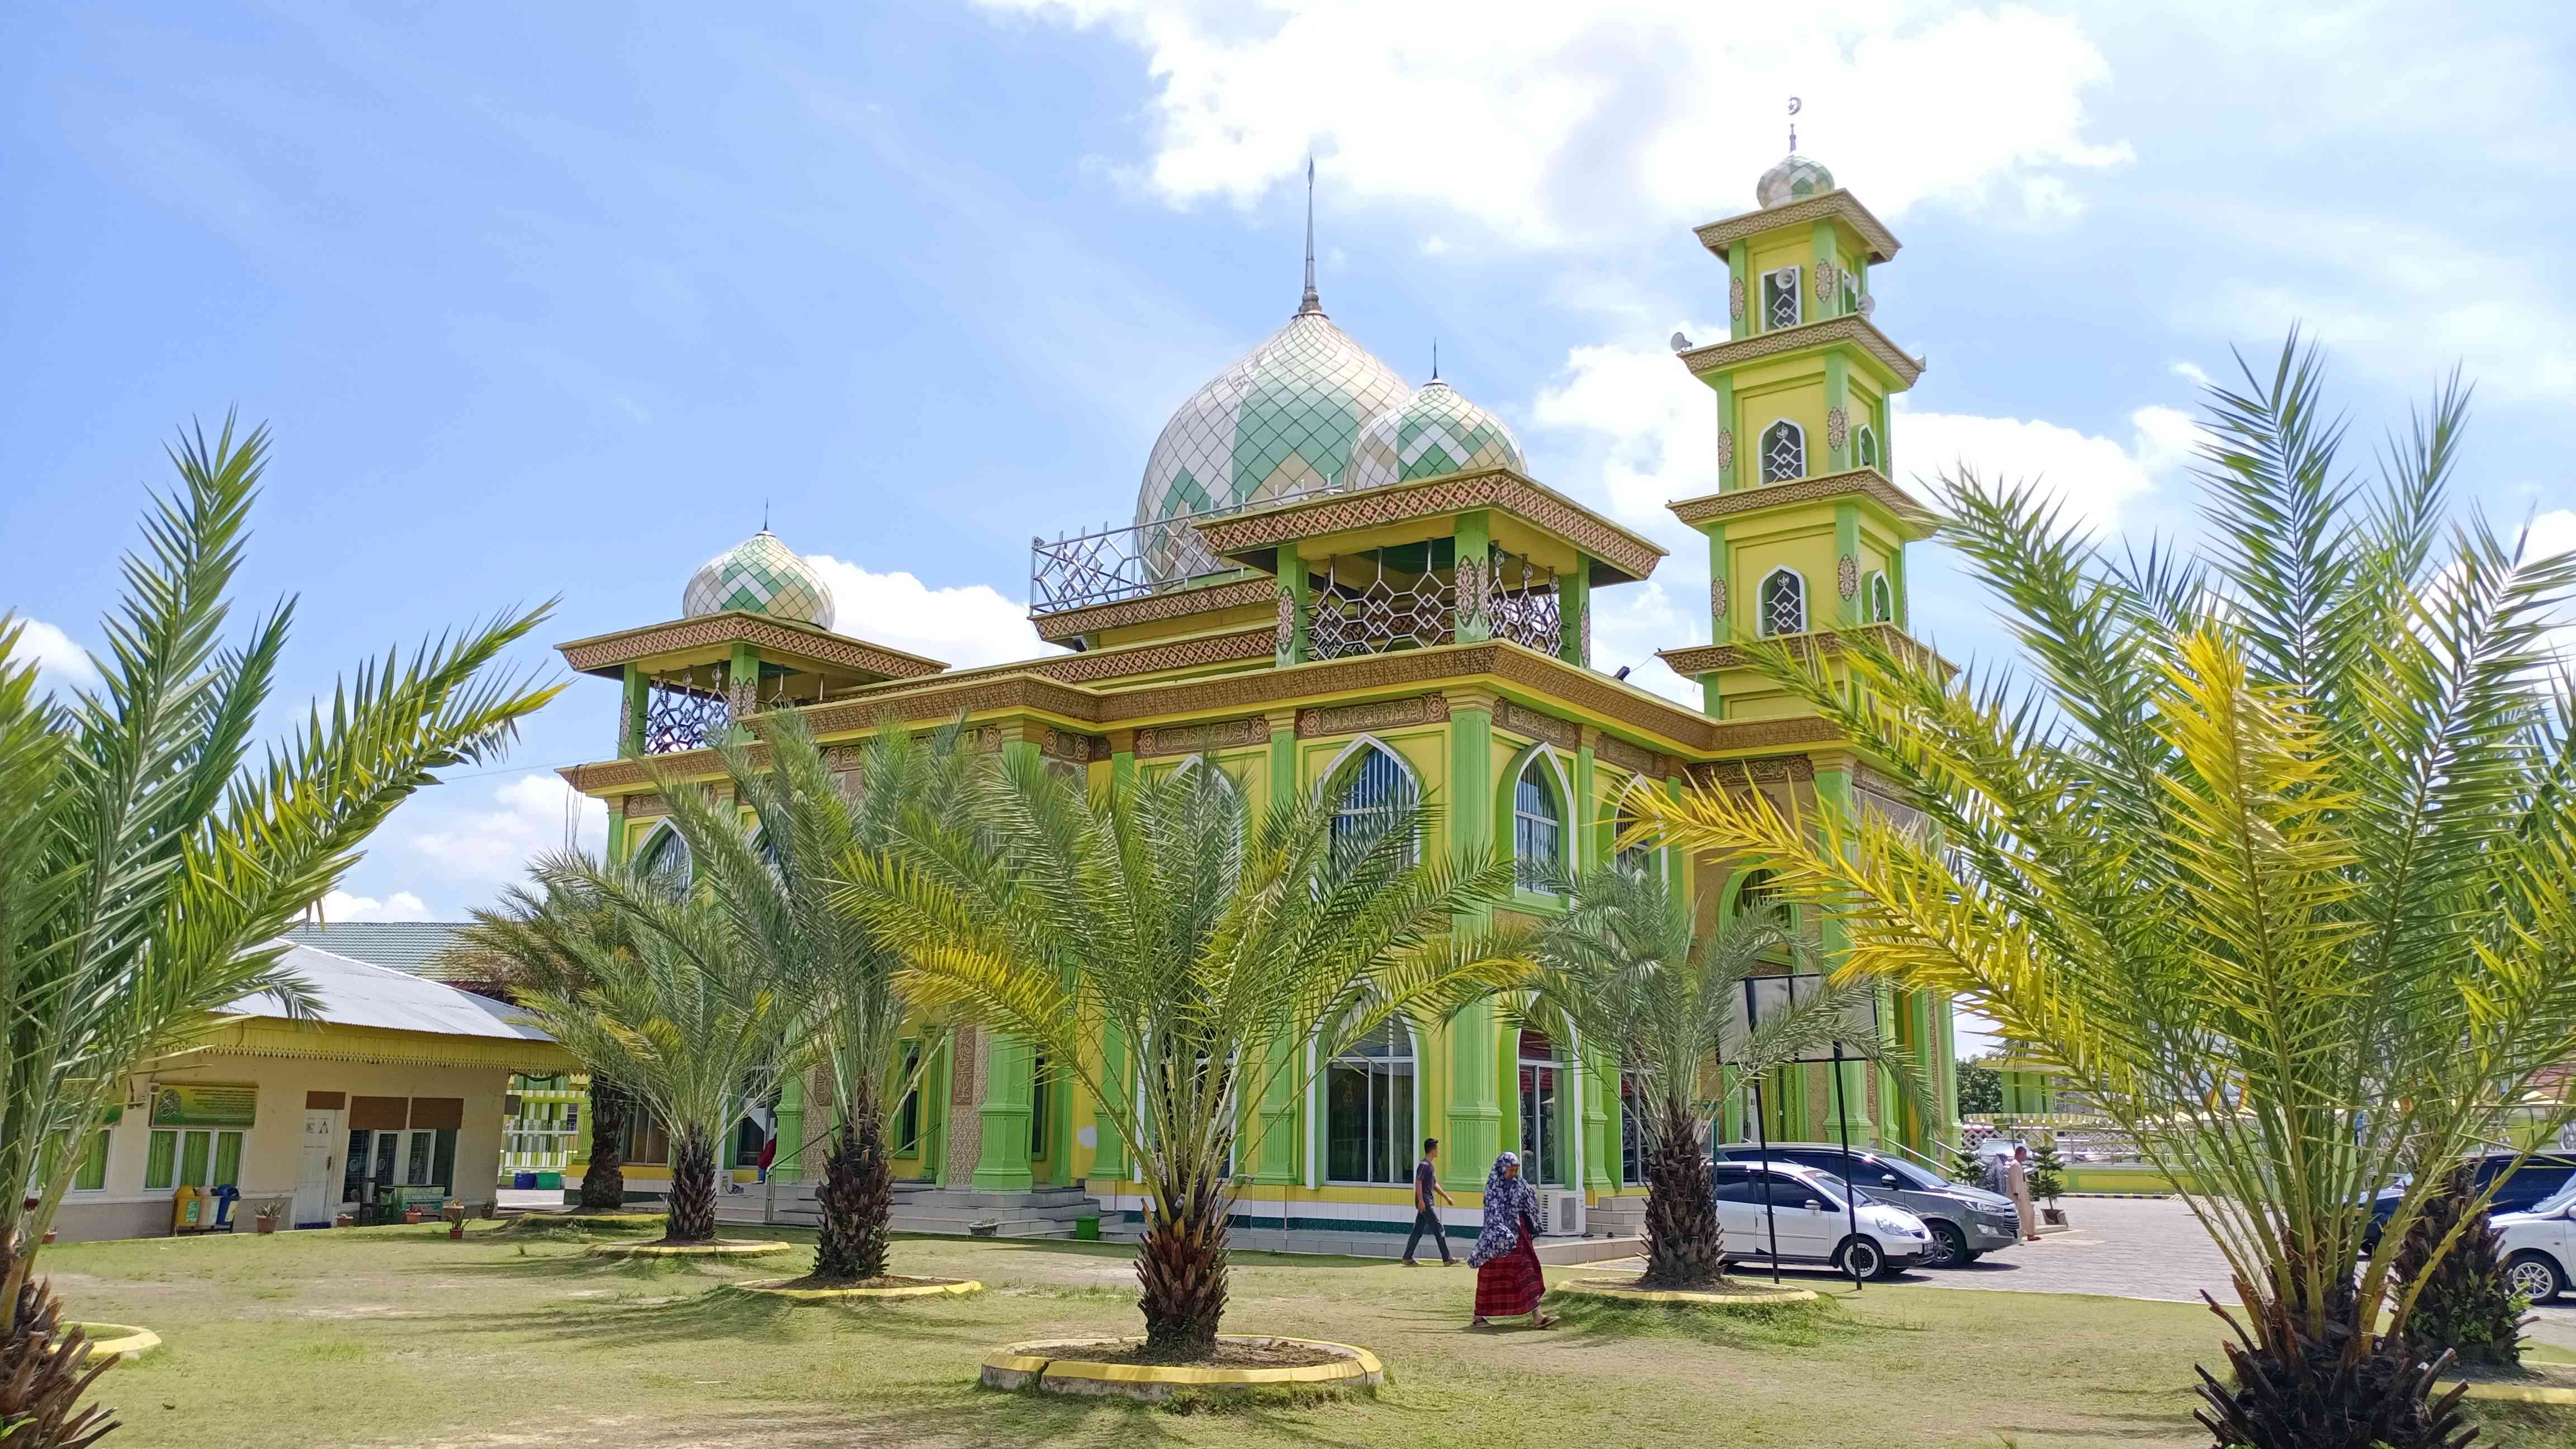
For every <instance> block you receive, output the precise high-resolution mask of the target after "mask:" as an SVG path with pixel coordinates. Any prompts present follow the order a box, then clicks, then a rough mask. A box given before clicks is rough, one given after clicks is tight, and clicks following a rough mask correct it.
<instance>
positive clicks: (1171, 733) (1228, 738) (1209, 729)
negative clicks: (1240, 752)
mask: <svg viewBox="0 0 2576 1449" xmlns="http://www.w3.org/2000/svg"><path fill="white" fill-rule="evenodd" d="M1269 739H1270V721H1269V719H1268V718H1266V717H1265V716H1262V715H1257V714H1256V715H1251V716H1248V717H1246V718H1243V719H1215V720H1204V721H1202V722H1200V723H1198V724H1185V725H1160V726H1156V727H1153V728H1150V729H1141V730H1138V731H1136V758H1138V759H1140V760H1151V759H1158V758H1161V757H1163V756H1166V755H1203V754H1206V753H1208V752H1209V751H1211V750H1234V749H1241V748H1243V747H1244V746H1246V745H1258V744H1266V743H1268V742H1269Z"/></svg>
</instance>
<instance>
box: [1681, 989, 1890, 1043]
mask: <svg viewBox="0 0 2576 1449" xmlns="http://www.w3.org/2000/svg"><path fill="white" fill-rule="evenodd" d="M1824 984H1825V978H1824V977H1823V976H1821V975H1818V974H1815V973H1808V972H1802V973H1800V974H1797V975H1794V976H1749V977H1746V978H1745V981H1744V991H1743V998H1742V1001H1741V1002H1740V1004H1739V1008H1738V1010H1737V1012H1736V1016H1735V1020H1734V1021H1733V1022H1732V1023H1730V1024H1729V1026H1728V1035H1727V1038H1726V1039H1725V1040H1724V1041H1723V1042H1721V1043H1720V1044H1719V1046H1720V1050H1719V1054H1718V1059H1719V1060H1720V1061H1725V1060H1729V1059H1730V1058H1732V1057H1733V1056H1734V1054H1735V1052H1736V1050H1737V1049H1738V1047H1739V1046H1740V1045H1741V1044H1742V1043H1743V1042H1744V1040H1745V1039H1746V1037H1748V1036H1749V1035H1750V1034H1751V1033H1752V1032H1753V1030H1754V1029H1755V1028H1756V1027H1759V1026H1760V1025H1762V1024H1763V1023H1764V1022H1766V1021H1769V1020H1770V1019H1771V1018H1772V1017H1773V1016H1774V1015H1776V1014H1778V1013H1780V1012H1783V1011H1787V1010H1789V1009H1790V1008H1791V1007H1792V1006H1795V1005H1799V1004H1803V1003H1804V1002H1805V1001H1806V1000H1807V999H1808V998H1810V997H1812V996H1814V995H1815V994H1816V993H1817V992H1818V991H1821V990H1822V989H1824ZM1844 1021H1845V1023H1846V1025H1845V1026H1844V1027H1843V1029H1842V1030H1841V1031H1840V1032H1839V1033H1838V1035H1840V1037H1841V1038H1842V1041H1841V1042H1835V1043H1829V1044H1826V1045H1823V1046H1820V1047H1817V1048H1816V1049H1814V1050H1812V1051H1809V1052H1807V1053H1806V1054H1804V1055H1802V1056H1800V1057H1799V1058H1798V1060H1800V1061H1806V1062H1830V1061H1837V1060H1839V1061H1849V1060H1851V1059H1852V1058H1853V1057H1855V1056H1857V1055H1858V1053H1857V1052H1855V1051H1854V1050H1853V1049H1852V1048H1851V1047H1849V1046H1846V1045H1843V1043H1846V1042H1875V1041H1877V1040H1878V1039H1879V1031H1878V996H1877V993H1876V992H1872V993H1870V994H1869V996H1868V997H1866V998H1865V999H1864V1000H1863V1001H1862V1002H1861V1004H1860V1005H1859V1007H1858V1009H1856V1010H1855V1011H1853V1012H1852V1013H1851V1014H1850V1015H1848V1016H1846V1017H1845V1018H1844ZM1838 1049H1839V1050H1838Z"/></svg>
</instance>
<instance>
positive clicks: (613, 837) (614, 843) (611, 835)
mask: <svg viewBox="0 0 2576 1449" xmlns="http://www.w3.org/2000/svg"><path fill="white" fill-rule="evenodd" d="M608 858H609V860H610V861H611V862H612V863H613V862H616V861H621V860H624V859H625V858H626V801H625V799H624V797H622V796H617V795H611V796H609V797H608Z"/></svg>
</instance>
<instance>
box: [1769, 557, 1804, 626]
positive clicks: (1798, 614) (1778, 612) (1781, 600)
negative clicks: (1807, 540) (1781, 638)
mask: <svg viewBox="0 0 2576 1449" xmlns="http://www.w3.org/2000/svg"><path fill="white" fill-rule="evenodd" d="M1762 632H1763V633H1764V634H1766V635H1769V634H1803V633H1805V632H1807V581H1806V580H1804V579H1802V578H1800V577H1798V575H1796V574H1795V573H1792V572H1791V571H1789V570H1788V569H1774V570H1772V572H1771V575H1770V577H1768V578H1766V579H1764V580H1763V581H1762Z"/></svg>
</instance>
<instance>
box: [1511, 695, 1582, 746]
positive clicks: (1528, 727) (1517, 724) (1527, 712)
mask: <svg viewBox="0 0 2576 1449" xmlns="http://www.w3.org/2000/svg"><path fill="white" fill-rule="evenodd" d="M1494 727H1495V728H1496V729H1506V730H1510V731H1511V732H1512V733H1514V734H1521V735H1527V736H1529V737H1530V738H1531V739H1534V740H1545V741H1546V742H1548V743H1549V744H1551V745H1554V746H1556V747H1557V748H1558V749H1560V750H1564V751H1566V752H1567V753H1569V754H1570V753H1572V752H1573V751H1575V750H1578V749H1580V748H1582V746H1583V727H1582V726H1581V725H1578V724H1576V723H1575V722H1574V721H1572V720H1567V719H1558V718H1557V717H1556V716H1555V715H1552V714H1545V713H1542V712H1540V711H1538V710H1534V709H1532V708H1530V707H1529V706H1528V705H1525V704H1520V703H1517V702H1515V701H1513V700H1508V699H1507V700H1504V701H1503V702H1502V704H1501V705H1500V706H1499V707H1498V708H1496V709H1495V711H1494Z"/></svg>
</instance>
